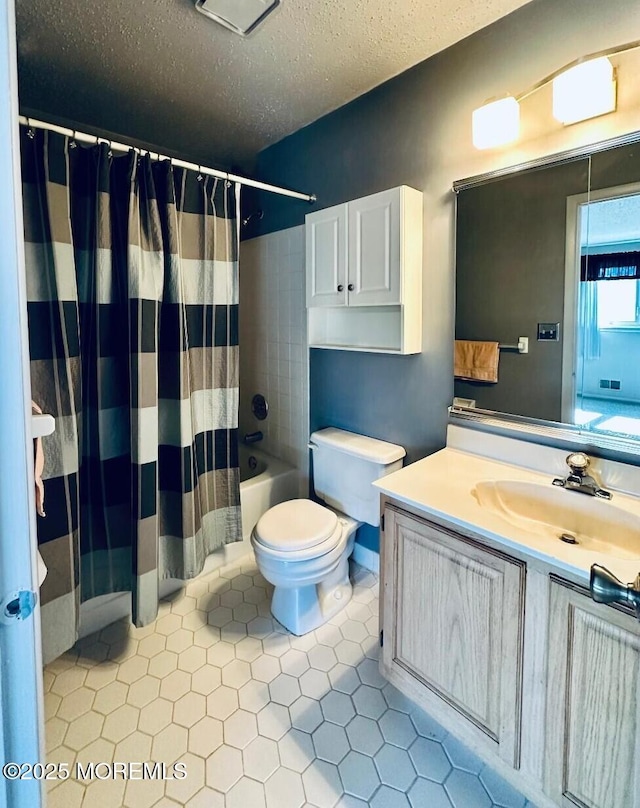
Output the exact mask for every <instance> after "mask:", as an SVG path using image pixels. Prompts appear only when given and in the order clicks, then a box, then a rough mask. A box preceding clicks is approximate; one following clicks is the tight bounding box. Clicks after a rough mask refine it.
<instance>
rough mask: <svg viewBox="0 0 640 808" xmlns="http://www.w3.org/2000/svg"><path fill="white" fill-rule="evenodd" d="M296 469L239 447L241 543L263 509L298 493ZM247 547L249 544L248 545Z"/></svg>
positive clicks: (247, 447)
mask: <svg viewBox="0 0 640 808" xmlns="http://www.w3.org/2000/svg"><path fill="white" fill-rule="evenodd" d="M299 485H300V482H299V474H298V470H297V469H295V468H293V466H290V465H289V464H288V463H285V462H284V461H282V460H278V459H277V458H276V457H272V456H271V455H268V454H265V452H262V451H260V450H259V449H255V448H254V447H253V446H241V447H240V506H241V510H242V539H243V544H244V543H248V542H249V538H250V536H251V531H252V530H253V528H254V527H255V524H256V522H257V521H258V519H259V518H260V517H261V516H262V514H263V513H265V511H267V510H269V508H271V507H272V506H273V505H277V504H278V503H279V502H284V501H285V500H287V499H294V498H295V497H298V496H299V495H300V494H299ZM247 549H248V547H247Z"/></svg>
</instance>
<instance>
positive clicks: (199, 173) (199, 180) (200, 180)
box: [196, 165, 204, 182]
mask: <svg viewBox="0 0 640 808" xmlns="http://www.w3.org/2000/svg"><path fill="white" fill-rule="evenodd" d="M196 179H197V180H198V182H202V180H203V179H204V177H203V176H202V166H201V165H199V166H198V176H197V178H196Z"/></svg>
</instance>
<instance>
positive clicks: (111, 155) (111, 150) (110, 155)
mask: <svg viewBox="0 0 640 808" xmlns="http://www.w3.org/2000/svg"><path fill="white" fill-rule="evenodd" d="M112 142H113V141H111V140H108V141H107V143H108V145H109V151H108V152H107V157H108V158H109V159H111V158H112V157H113V147H112V145H111V144H112Z"/></svg>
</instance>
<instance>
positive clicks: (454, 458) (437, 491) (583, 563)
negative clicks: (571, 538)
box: [373, 448, 640, 583]
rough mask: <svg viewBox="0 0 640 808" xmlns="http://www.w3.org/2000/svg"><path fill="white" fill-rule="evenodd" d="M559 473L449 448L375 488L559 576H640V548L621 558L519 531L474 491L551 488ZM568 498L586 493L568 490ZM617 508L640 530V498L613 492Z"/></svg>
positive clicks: (381, 481) (534, 533) (381, 479)
mask: <svg viewBox="0 0 640 808" xmlns="http://www.w3.org/2000/svg"><path fill="white" fill-rule="evenodd" d="M554 476H556V475H555V473H554V471H552V472H551V473H549V474H541V473H540V472H538V471H532V470H530V469H526V468H522V467H519V466H514V465H511V464H508V463H503V462H500V461H497V460H493V459H488V458H485V457H480V456H478V455H475V454H470V453H467V452H463V451H460V450H459V449H452V448H446V449H443V450H441V451H440V452H437V453H436V454H433V455H431V456H430V457H426V458H424V459H423V460H419V461H417V462H416V463H412V464H411V465H409V466H405V467H404V468H403V469H401V470H400V471H396V472H394V473H393V474H389V475H388V476H386V477H382V478H380V479H379V480H377V481H376V482H374V483H373V485H374V486H375V487H376V488H378V489H379V490H380V491H381V492H382V493H384V494H386V495H387V496H388V497H391V498H393V499H394V500H397V501H398V502H401V503H405V504H406V505H409V506H410V507H412V508H414V509H418V510H420V511H424V512H425V514H427V515H429V516H432V517H434V518H436V519H438V518H440V519H443V520H446V521H447V522H449V523H450V524H452V525H455V526H456V527H458V528H461V529H462V530H463V531H464V530H465V529H467V530H470V531H473V532H474V533H476V534H478V535H480V536H483V537H485V538H486V539H487V541H488V543H490V544H491V545H493V546H497V547H499V548H502V549H503V550H504V551H505V552H507V553H508V552H509V551H514V554H515V555H518V556H520V557H523V556H524V557H526V558H530V559H538V560H539V561H542V562H544V563H545V564H547V565H549V566H551V567H553V568H554V571H556V572H557V574H559V575H562V573H563V572H564V573H570V574H571V575H572V577H577V578H579V579H581V580H583V581H587V582H588V580H589V573H590V569H591V565H592V564H602V566H604V567H607V568H608V569H609V570H611V572H613V573H614V575H616V576H618V578H620V579H621V580H622V581H624V582H625V583H627V582H629V581H633V580H635V577H636V575H637V574H638V572H640V543H639V545H638V554H637V558H635V557H634V558H631V559H630V558H628V557H627V558H618V557H616V556H615V555H613V554H610V553H604V552H595V551H594V550H588V549H585V548H582V547H581V546H580V545H569V544H565V543H563V542H562V541H560V540H559V539H558V538H551V537H548V536H544V535H540V534H539V533H537V532H533V530H532V531H531V532H529V531H528V530H526V529H524V528H523V527H522V526H518V527H516V526H514V525H513V524H511V523H510V522H509V521H507V520H506V519H505V518H503V517H502V516H500V515H499V514H498V513H496V512H494V511H491V510H490V509H488V508H486V507H483V506H481V505H480V504H479V502H478V501H477V499H476V498H475V496H474V495H473V493H472V491H473V489H474V487H475V486H476V484H477V483H479V482H483V481H492V480H513V481H518V482H530V483H537V484H539V485H551V483H552V480H553V478H554ZM561 493H563V494H564V493H566V496H567V497H585V498H587V495H586V494H579V493H576V492H571V491H566V492H561ZM612 504H615V506H616V507H617V508H620V509H622V510H625V511H628V512H629V513H631V514H633V515H634V516H637V518H638V525H639V526H640V498H637V497H632V496H628V495H626V494H622V493H619V492H615V493H614V497H613V500H612Z"/></svg>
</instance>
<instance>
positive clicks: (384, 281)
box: [348, 188, 402, 306]
mask: <svg viewBox="0 0 640 808" xmlns="http://www.w3.org/2000/svg"><path fill="white" fill-rule="evenodd" d="M401 195H402V188H393V189H391V190H390V191H383V192H382V193H380V194H373V195H372V196H366V197H364V198H363V199H356V200H355V201H354V202H349V205H348V209H349V305H350V306H384V305H389V304H399V303H400V302H401V299H400V292H401V289H400V216H401Z"/></svg>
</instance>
